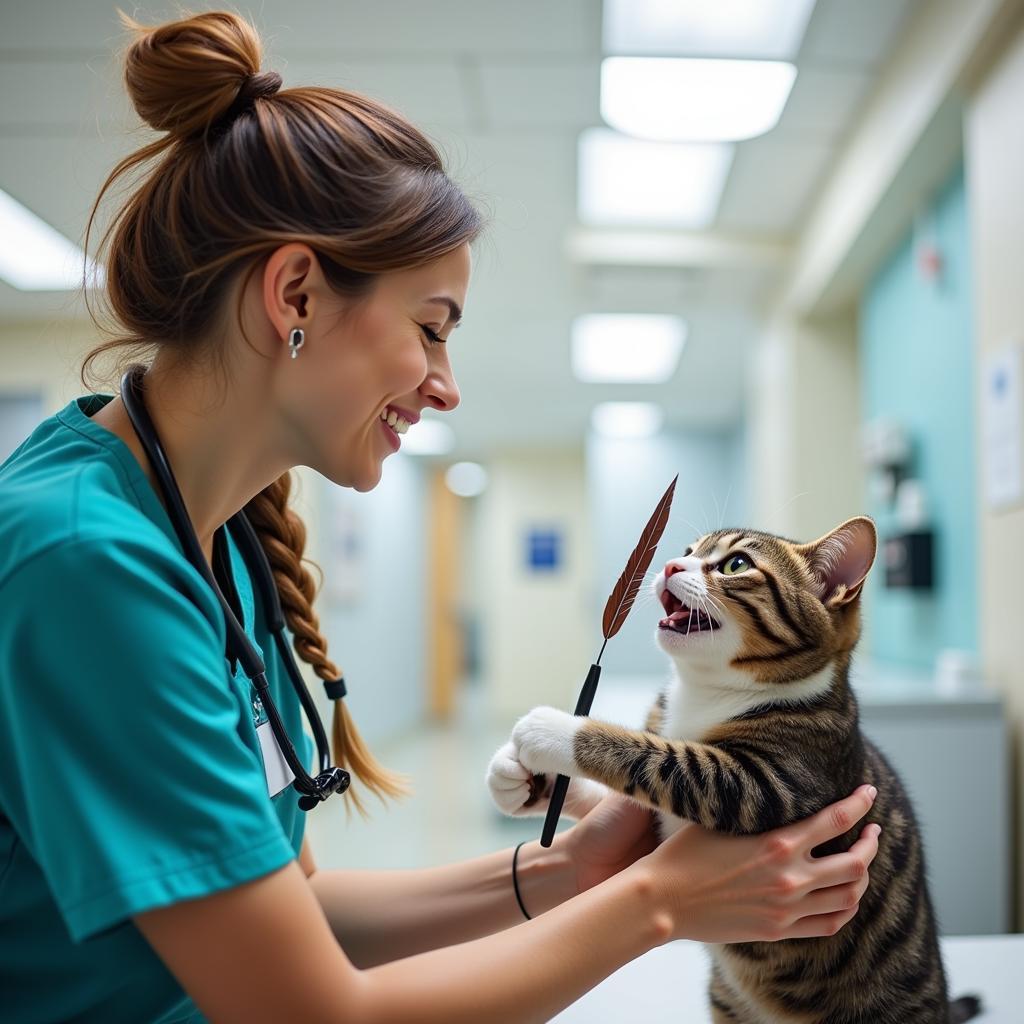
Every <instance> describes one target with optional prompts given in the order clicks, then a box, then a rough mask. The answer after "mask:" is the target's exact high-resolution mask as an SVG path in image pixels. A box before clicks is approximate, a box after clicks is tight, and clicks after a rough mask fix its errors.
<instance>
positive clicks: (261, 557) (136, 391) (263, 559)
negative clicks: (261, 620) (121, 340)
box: [121, 365, 350, 811]
mask: <svg viewBox="0 0 1024 1024" xmlns="http://www.w3.org/2000/svg"><path fill="white" fill-rule="evenodd" d="M145 372H146V368H145V367H144V366H138V365H136V366H132V367H129V369H128V371H127V372H126V373H125V374H124V376H123V377H122V378H121V400H122V402H124V407H125V411H126V412H127V413H128V418H129V419H130V420H131V423H132V427H133V428H134V429H135V433H136V435H137V436H138V439H139V443H140V444H141V445H142V447H143V449H144V450H145V452H146V455H147V457H148V458H149V461H150V465H151V466H152V467H153V472H154V474H155V476H156V478H157V482H158V483H159V484H160V489H161V491H162V492H163V496H164V500H165V501H166V502H167V513H168V518H169V519H170V521H171V525H172V526H173V527H174V532H175V533H176V534H177V537H178V540H179V542H180V543H181V546H182V549H183V551H184V553H185V557H186V558H187V559H188V560H189V562H190V563H191V565H192V566H193V567H194V568H195V569H196V570H197V571H198V572H199V574H200V575H201V576H202V577H203V579H204V580H206V582H207V583H208V584H209V586H210V588H211V589H212V590H213V592H214V594H216V595H217V599H218V601H219V602H220V606H221V611H222V612H223V615H224V626H225V632H226V636H227V648H228V653H229V654H230V655H231V656H232V657H234V658H235V659H237V661H238V662H239V664H240V665H241V666H242V671H243V672H244V673H245V675H246V676H247V677H248V679H249V680H250V681H251V682H252V685H253V686H254V687H255V688H256V692H257V693H258V694H259V698H260V700H261V701H262V703H263V707H264V710H265V711H266V713H267V720H268V722H269V723H270V728H271V729H272V730H273V733H274V737H275V738H276V740H277V742H278V745H279V746H280V748H281V753H282V754H283V755H284V759H285V761H286V762H287V764H288V767H289V768H290V769H291V771H292V774H293V775H294V776H295V782H294V786H295V788H296V790H298V792H299V793H300V794H301V798H300V800H299V806H300V807H301V808H302V809H303V810H304V811H308V810H310V809H311V808H313V807H315V806H316V805H317V804H318V803H320V802H321V801H323V800H326V799H327V798H328V797H329V796H330V795H331V794H332V793H340V792H344V791H345V790H346V789H347V788H348V785H349V782H350V777H349V773H348V772H346V771H345V770H344V769H342V768H338V767H335V766H333V765H332V764H331V753H330V747H329V746H328V743H327V734H326V732H325V731H324V726H323V722H322V721H321V720H320V715H319V713H318V712H317V709H316V705H315V704H314V703H313V698H312V697H311V696H310V693H309V691H308V690H307V689H306V685H305V683H304V682H303V679H302V676H301V674H300V673H299V668H298V666H297V665H296V664H295V658H294V656H293V654H292V652H291V649H290V648H289V646H288V641H287V638H286V636H285V632H284V630H285V619H284V613H283V612H282V610H281V599H280V597H279V595H278V592H277V586H276V585H275V583H274V574H273V571H272V570H271V568H270V563H269V562H268V561H267V555H266V552H265V551H264V550H263V545H262V544H261V543H260V540H259V537H257V535H256V531H255V530H254V529H253V527H252V524H251V523H250V522H249V519H248V517H247V516H246V514H245V511H244V510H241V509H240V510H239V511H238V512H236V513H235V514H234V515H233V516H232V517H231V518H230V519H229V520H228V524H229V525H230V526H231V527H233V529H232V535H233V536H234V538H235V542H236V543H237V544H238V547H239V550H240V551H241V553H242V558H243V560H244V561H245V563H246V565H247V566H248V567H249V568H250V569H255V573H254V575H253V581H254V582H255V584H256V587H257V589H258V590H259V593H260V597H261V600H262V604H263V609H264V614H265V615H266V617H267V625H268V626H269V628H270V630H271V632H272V633H273V636H274V642H275V644H276V645H277V650H278V652H279V653H280V655H281V660H282V661H283V662H284V665H285V668H286V670H287V672H288V678H289V680H290V682H291V684H292V688H293V689H294V690H295V693H296V695H297V696H298V698H299V702H300V703H301V705H302V708H303V710H304V711H305V713H306V718H307V719H308V721H309V724H310V728H311V729H312V731H313V739H314V740H315V742H316V748H317V755H318V759H319V762H320V772H319V774H318V775H317V776H316V777H315V778H314V777H313V776H311V775H310V774H309V773H308V772H307V771H306V769H305V767H304V766H303V764H302V761H301V759H300V758H299V756H298V754H297V753H296V752H295V747H294V745H293V744H292V741H291V739H290V738H289V736H288V732H287V730H286V729H285V727H284V722H283V721H282V720H281V715H280V713H279V712H278V710H277V705H276V704H275V703H274V699H273V697H272V696H271V694H270V685H269V683H268V682H267V676H266V666H265V665H264V664H263V660H262V659H261V658H260V656H259V653H258V652H257V651H256V649H255V647H253V645H252V643H251V642H250V641H249V638H248V636H246V633H245V630H244V629H243V628H242V626H241V624H240V623H239V621H238V619H237V617H236V616H235V613H234V609H233V608H232V607H231V605H230V604H229V603H228V600H227V598H226V597H225V596H224V594H223V592H222V591H221V589H220V586H219V585H218V583H217V579H216V577H215V576H214V574H213V571H212V570H211V568H210V565H209V563H208V562H207V560H206V556H205V555H204V554H203V550H202V547H201V546H200V544H199V538H198V537H197V536H196V532H195V529H194V527H193V526H192V520H191V518H190V517H189V514H188V509H187V508H186V507H185V502H184V499H183V498H182V496H181V491H180V489H179V488H178V483H177V480H175V478H174V473H173V471H172V470H171V464H170V462H169V461H168V458H167V454H166V452H165V451H164V448H163V445H162V444H161V443H160V438H159V435H158V434H157V432H156V427H155V426H154V424H153V421H152V419H151V418H150V416H149V413H148V411H147V410H146V403H145V400H144V398H143V391H144V388H143V383H142V378H143V376H144V375H145Z"/></svg>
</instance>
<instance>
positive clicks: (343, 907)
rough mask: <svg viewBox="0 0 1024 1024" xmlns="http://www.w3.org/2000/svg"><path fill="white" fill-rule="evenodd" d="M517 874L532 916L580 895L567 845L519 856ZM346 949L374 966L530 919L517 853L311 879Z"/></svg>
mask: <svg viewBox="0 0 1024 1024" xmlns="http://www.w3.org/2000/svg"><path fill="white" fill-rule="evenodd" d="M516 876H517V878H518V880H519V891H520V893H521V895H522V897H523V902H524V904H525V905H526V908H527V910H528V911H529V912H530V914H531V916H534V917H536V916H537V915H539V914H542V913H543V912H544V911H545V910H549V909H551V908H552V907H554V906H557V905H558V904H560V903H563V902H564V901H565V900H567V899H569V898H570V897H572V896H574V895H576V875H575V870H574V868H573V865H572V862H571V860H570V859H569V857H568V856H567V855H566V853H565V849H564V846H563V845H562V844H560V843H559V841H558V839H557V838H556V841H555V843H554V844H553V845H552V847H551V849H549V850H545V849H542V848H541V846H540V844H539V843H538V842H536V841H533V842H530V843H527V844H526V845H525V846H523V848H522V849H521V850H520V851H519V859H518V863H517V869H516ZM309 883H310V885H311V886H312V887H313V891H314V893H316V897H317V899H318V900H319V902H320V905H321V907H322V908H323V910H324V913H325V915H326V917H327V920H328V921H329V922H330V925H331V929H332V930H333V931H334V934H335V936H336V937H337V939H338V942H339V943H340V945H341V947H342V948H343V949H344V950H345V953H346V955H347V956H348V957H349V958H350V959H351V960H352V962H353V963H354V964H356V965H357V966H359V967H372V966H374V965H377V964H383V963H386V962H388V961H391V960H397V959H400V958H402V957H408V956H413V955H414V954H417V953H422V952H425V951H426V950H431V949H437V948H439V947H441V946H452V945H455V944H457V943H461V942H467V941H469V940H471V939H476V938H479V937H481V936H483V935H490V934H492V933H493V932H497V931H501V930H502V929H504V928H508V927H510V926H511V925H513V924H517V923H519V922H521V921H522V920H523V913H522V911H521V910H520V909H519V905H518V904H517V903H516V898H515V891H514V889H513V886H512V850H511V849H509V850H502V851H499V852H498V853H491V854H487V855H486V856H483V857H477V858H475V859H473V860H467V861H461V862H459V863H456V864H445V865H443V866H441V867H435V868H421V869H417V870H409V871H348V870H334V871H316V872H315V873H314V874H313V875H312V876H311V877H310V879H309Z"/></svg>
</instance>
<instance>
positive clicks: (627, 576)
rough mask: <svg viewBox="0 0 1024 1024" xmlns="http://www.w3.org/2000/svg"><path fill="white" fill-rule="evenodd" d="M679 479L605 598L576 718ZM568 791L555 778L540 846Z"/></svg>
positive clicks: (588, 700)
mask: <svg viewBox="0 0 1024 1024" xmlns="http://www.w3.org/2000/svg"><path fill="white" fill-rule="evenodd" d="M678 480H679V474H678V473H677V474H676V475H675V476H674V477H673V478H672V483H670V484H669V485H668V490H667V491H665V493H664V494H663V495H662V496H661V501H659V502H658V507H657V508H656V509H655V510H654V515H652V516H651V518H650V519H649V520H648V521H647V525H646V526H645V527H644V532H643V533H642V534H641V535H640V542H639V543H638V544H637V546H636V547H635V548H633V553H632V554H631V555H630V556H629V558H628V559H627V561H626V568H625V569H623V570H622V575H621V576H620V577H619V579H618V582H616V584H615V587H614V589H613V590H612V592H611V594H610V595H609V597H608V600H607V602H606V603H605V606H604V617H603V619H602V621H601V630H602V633H603V635H604V643H602V644H601V650H600V651H599V652H598V655H597V660H596V661H595V662H594V663H593V664H592V665H591V666H590V671H589V672H588V673H587V678H586V680H584V683H583V689H582V690H580V697H579V700H578V701H576V711H575V714H577V715H589V714H590V709H591V707H592V706H593V703H594V696H595V694H596V693H597V683H598V680H599V679H600V678H601V655H602V654H604V649H605V647H607V646H608V641H609V640H611V638H612V637H613V636H615V634H616V633H618V631H619V630H620V629H621V628H622V624H623V623H624V622H625V621H626V616H627V615H629V611H630V609H631V608H632V607H633V602H634V601H635V600H636V596H637V594H639V593H640V587H641V586H642V585H643V581H644V577H645V576H646V575H647V570H648V568H649V567H650V564H651V561H652V559H653V558H654V552H655V549H656V548H657V547H658V541H660V540H661V535H662V534H663V533H664V532H665V526H666V525H667V523H668V514H669V511H670V510H671V508H672V499H673V497H674V496H675V491H676V482H677V481H678ZM568 790H569V777H568V776H567V775H559V776H557V777H556V778H555V785H554V789H553V790H552V791H551V803H550V804H548V812H547V817H545V819H544V830H543V832H542V833H541V838H540V845H541V846H550V845H551V842H552V840H553V839H554V838H555V829H556V828H557V827H558V817H559V815H560V814H561V813H562V804H564V803H565V794H566V793H567V792H568Z"/></svg>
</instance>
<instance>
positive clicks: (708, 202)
mask: <svg viewBox="0 0 1024 1024" xmlns="http://www.w3.org/2000/svg"><path fill="white" fill-rule="evenodd" d="M734 149H735V147H734V146H732V145H729V144H727V143H721V142H717V143H716V142H702V143H698V142H646V141H642V140H639V139H632V138H630V137H629V136H628V135H622V134H620V133H619V132H614V131H612V130H611V129H609V128H587V129H586V130H585V131H583V132H581V133H580V138H579V168H578V172H579V187H578V189H577V202H578V204H579V216H580V220H581V221H583V222H584V223H586V224H591V225H595V226H597V225H608V226H610V225H616V224H619V225H622V224H636V225H640V224H645V225H657V226H659V227H683V228H704V227H707V226H708V225H709V224H710V223H711V221H712V220H714V217H715V213H716V211H717V210H718V203H719V200H720V199H721V197H722V189H723V187H724V185H725V178H726V175H727V174H728V173H729V167H730V165H731V163H732V157H733V150H734Z"/></svg>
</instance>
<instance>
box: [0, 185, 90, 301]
mask: <svg viewBox="0 0 1024 1024" xmlns="http://www.w3.org/2000/svg"><path fill="white" fill-rule="evenodd" d="M83 269H84V270H85V271H86V274H87V282H88V285H89V287H91V288H96V287H100V286H101V285H102V284H103V267H102V266H101V265H100V264H97V263H95V262H94V261H93V260H92V259H89V260H88V263H87V264H86V258H85V253H84V252H82V250H81V249H79V248H78V246H77V245H75V244H74V243H73V242H71V241H70V240H69V239H67V238H65V237H64V236H63V235H62V234H61V233H60V232H59V231H58V230H57V229H56V228H54V227H51V226H50V225H49V224H47V223H46V221H44V220H42V219H41V218H40V217H38V216H36V214H34V213H33V212H32V211H31V210H30V209H28V207H26V206H23V205H22V204H21V203H19V202H18V200H17V199H15V198H14V197H13V196H10V195H8V194H7V193H6V192H4V191H2V190H0V277H2V278H3V279H4V280H5V281H7V282H8V283H9V284H12V285H14V287H15V288H19V289H20V290H21V291H46V292H62V291H72V290H74V289H75V288H78V287H80V285H81V284H82V272H83Z"/></svg>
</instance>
